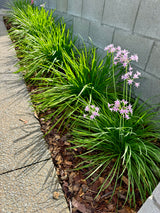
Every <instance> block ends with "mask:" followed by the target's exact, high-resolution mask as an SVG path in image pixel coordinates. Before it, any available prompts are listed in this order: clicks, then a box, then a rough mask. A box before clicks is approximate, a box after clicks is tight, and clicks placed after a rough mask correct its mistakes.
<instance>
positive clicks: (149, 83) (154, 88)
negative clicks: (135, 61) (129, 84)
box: [134, 69, 160, 106]
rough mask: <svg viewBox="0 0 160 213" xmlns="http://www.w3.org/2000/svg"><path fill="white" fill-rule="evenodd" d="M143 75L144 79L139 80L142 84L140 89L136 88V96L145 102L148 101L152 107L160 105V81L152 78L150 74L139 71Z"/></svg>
mask: <svg viewBox="0 0 160 213" xmlns="http://www.w3.org/2000/svg"><path fill="white" fill-rule="evenodd" d="M137 70H138V71H140V72H141V73H142V77H141V78H140V79H138V80H137V82H140V87H138V89H137V88H135V89H134V92H135V94H136V95H137V96H138V97H140V98H141V100H143V101H148V104H149V105H150V106H155V104H160V99H159V93H160V79H158V78H155V77H153V76H151V75H150V74H148V73H146V72H143V71H142V70H140V69H137Z"/></svg>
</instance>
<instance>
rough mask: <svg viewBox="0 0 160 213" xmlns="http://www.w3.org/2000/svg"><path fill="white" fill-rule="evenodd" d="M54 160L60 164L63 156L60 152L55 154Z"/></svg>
mask: <svg viewBox="0 0 160 213" xmlns="http://www.w3.org/2000/svg"><path fill="white" fill-rule="evenodd" d="M55 160H56V161H57V164H61V163H62V161H63V158H62V156H61V155H60V154H58V155H57V156H56V158H55Z"/></svg>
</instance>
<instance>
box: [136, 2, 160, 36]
mask: <svg viewBox="0 0 160 213" xmlns="http://www.w3.org/2000/svg"><path fill="white" fill-rule="evenodd" d="M159 14H160V1H158V0H152V1H151V0H143V1H142V3H141V6H140V9H139V13H138V17H137V20H136V25H135V32H137V33H140V34H142V35H145V36H149V37H152V38H157V39H159V38H160V15H159Z"/></svg>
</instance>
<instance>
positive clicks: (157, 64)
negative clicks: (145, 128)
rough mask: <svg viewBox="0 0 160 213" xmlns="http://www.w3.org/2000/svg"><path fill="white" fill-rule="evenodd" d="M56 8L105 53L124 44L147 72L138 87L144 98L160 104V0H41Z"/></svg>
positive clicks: (74, 29)
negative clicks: (105, 49) (136, 55)
mask: <svg viewBox="0 0 160 213" xmlns="http://www.w3.org/2000/svg"><path fill="white" fill-rule="evenodd" d="M37 1H41V3H42V2H46V7H47V8H48V9H56V13H58V14H59V15H60V16H63V17H64V18H65V20H66V22H67V23H69V25H71V24H73V32H74V34H76V35H81V37H82V38H83V39H84V41H85V42H87V43H89V42H90V39H89V37H90V38H91V39H92V42H93V44H94V45H95V46H97V47H98V48H99V52H101V53H102V54H103V55H104V54H105V52H104V50H103V49H104V47H105V46H107V45H108V44H110V43H114V44H115V45H120V46H121V47H122V48H125V49H127V50H129V51H130V52H131V53H132V54H133V53H137V54H138V56H139V62H138V63H136V64H134V65H135V69H137V70H139V71H141V72H142V74H143V78H142V79H141V87H140V88H139V89H136V90H135V93H136V95H140V98H141V100H143V101H146V100H147V99H148V98H150V97H151V96H155V97H152V98H151V99H150V104H151V105H154V104H160V15H159V14H160V0H112V1H111V0H98V1H97V0H37Z"/></svg>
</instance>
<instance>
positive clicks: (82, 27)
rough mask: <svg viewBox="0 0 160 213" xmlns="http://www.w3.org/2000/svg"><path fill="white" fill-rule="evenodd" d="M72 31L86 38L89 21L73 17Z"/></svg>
mask: <svg viewBox="0 0 160 213" xmlns="http://www.w3.org/2000/svg"><path fill="white" fill-rule="evenodd" d="M73 33H74V34H75V35H81V36H82V37H83V39H84V40H87V39H88V33H89V21H88V20H86V19H82V18H78V17H74V19H73Z"/></svg>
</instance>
